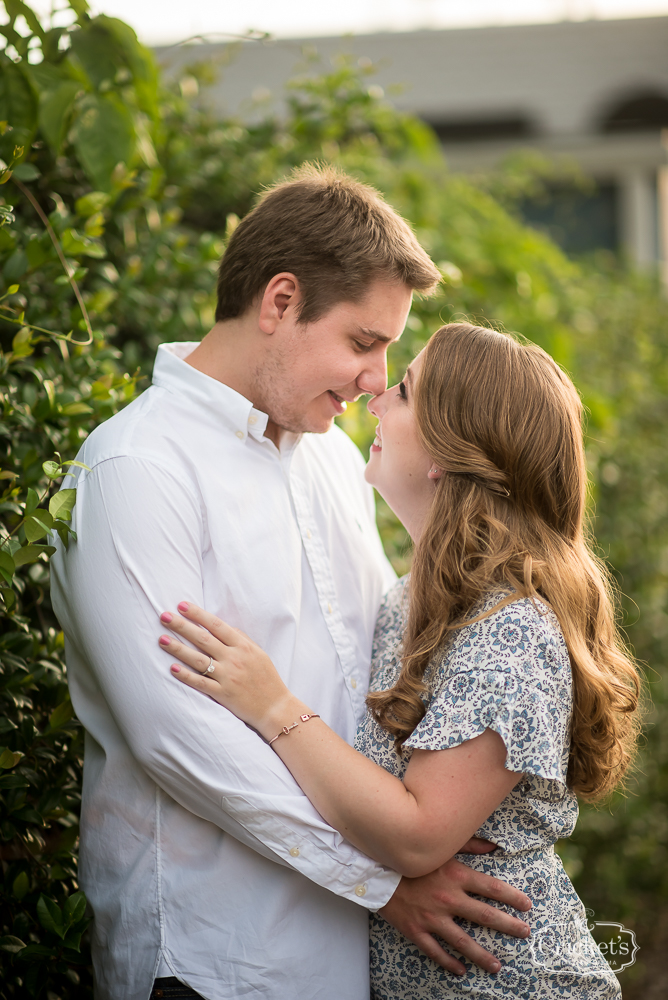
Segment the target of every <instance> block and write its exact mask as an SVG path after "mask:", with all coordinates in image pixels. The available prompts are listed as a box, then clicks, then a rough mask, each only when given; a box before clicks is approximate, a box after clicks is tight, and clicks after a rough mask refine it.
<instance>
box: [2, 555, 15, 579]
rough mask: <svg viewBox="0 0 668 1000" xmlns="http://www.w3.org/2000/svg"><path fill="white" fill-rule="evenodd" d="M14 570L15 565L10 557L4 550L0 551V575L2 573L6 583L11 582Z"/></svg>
mask: <svg viewBox="0 0 668 1000" xmlns="http://www.w3.org/2000/svg"><path fill="white" fill-rule="evenodd" d="M15 569H16V563H15V562H14V560H13V559H12V557H11V556H10V554H9V552H6V551H5V550H4V549H0V573H2V575H3V577H4V578H5V580H6V581H7V583H11V582H12V577H13V576H14V570H15Z"/></svg>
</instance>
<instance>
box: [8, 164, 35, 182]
mask: <svg viewBox="0 0 668 1000" xmlns="http://www.w3.org/2000/svg"><path fill="white" fill-rule="evenodd" d="M13 173H14V177H18V179H19V180H20V181H34V180H37V178H38V177H41V174H40V172H39V170H38V169H37V167H36V166H35V164H34V163H19V164H18V165H17V166H16V167H14V170H13Z"/></svg>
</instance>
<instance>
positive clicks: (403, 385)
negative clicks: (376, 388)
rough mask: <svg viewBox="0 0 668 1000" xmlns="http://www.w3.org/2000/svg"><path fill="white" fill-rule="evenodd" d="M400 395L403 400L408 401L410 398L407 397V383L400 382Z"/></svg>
mask: <svg viewBox="0 0 668 1000" xmlns="http://www.w3.org/2000/svg"><path fill="white" fill-rule="evenodd" d="M399 395H400V396H401V398H402V399H408V396H407V395H406V383H405V382H400V383H399Z"/></svg>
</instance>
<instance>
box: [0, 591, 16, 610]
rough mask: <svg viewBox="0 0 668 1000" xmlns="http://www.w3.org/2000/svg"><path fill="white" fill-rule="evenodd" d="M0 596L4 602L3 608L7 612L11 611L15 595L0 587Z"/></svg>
mask: <svg viewBox="0 0 668 1000" xmlns="http://www.w3.org/2000/svg"><path fill="white" fill-rule="evenodd" d="M0 594H1V595H2V599H3V601H4V602H5V607H6V608H7V610H8V611H12V609H13V608H14V605H15V604H16V594H15V593H14V591H13V590H11V589H10V588H9V587H0Z"/></svg>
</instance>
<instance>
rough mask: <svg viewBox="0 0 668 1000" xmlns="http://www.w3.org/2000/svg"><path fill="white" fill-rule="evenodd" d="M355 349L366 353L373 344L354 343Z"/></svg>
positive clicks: (358, 341) (357, 341)
mask: <svg viewBox="0 0 668 1000" xmlns="http://www.w3.org/2000/svg"><path fill="white" fill-rule="evenodd" d="M354 344H355V347H356V348H357V349H358V350H360V351H365V352H368V351H370V350H371V348H372V347H373V344H363V343H362V342H361V341H360V340H356V341H354Z"/></svg>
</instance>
